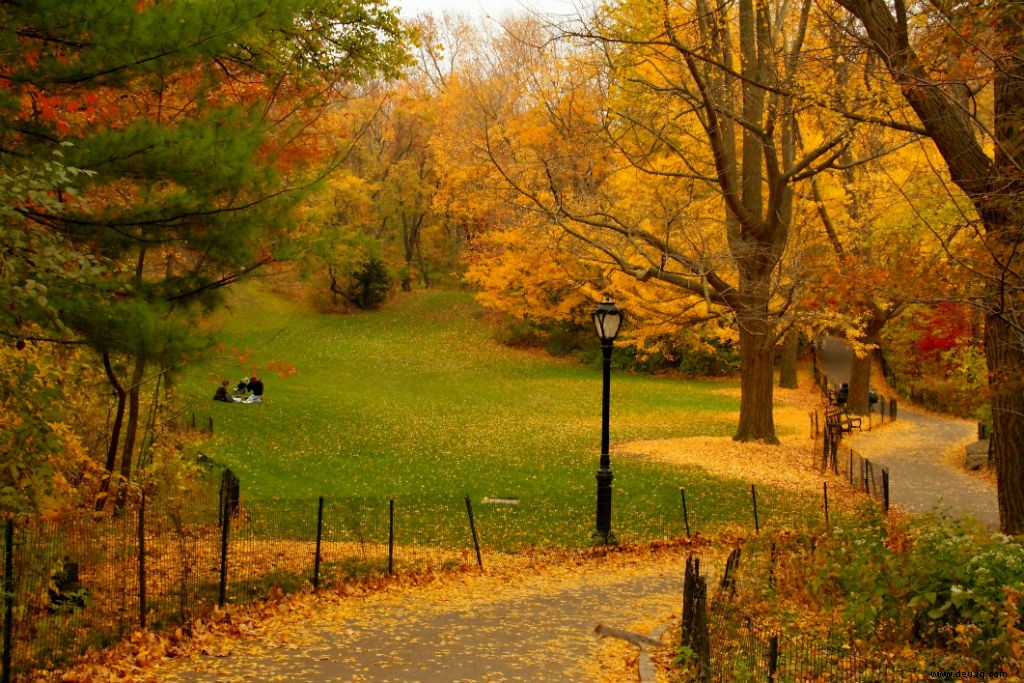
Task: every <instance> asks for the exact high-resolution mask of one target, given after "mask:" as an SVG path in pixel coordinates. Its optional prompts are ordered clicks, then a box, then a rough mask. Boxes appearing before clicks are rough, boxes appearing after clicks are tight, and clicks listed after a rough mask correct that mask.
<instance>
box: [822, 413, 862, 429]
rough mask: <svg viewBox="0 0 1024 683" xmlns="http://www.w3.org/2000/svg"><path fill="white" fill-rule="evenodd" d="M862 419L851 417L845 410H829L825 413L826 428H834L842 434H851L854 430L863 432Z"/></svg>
mask: <svg viewBox="0 0 1024 683" xmlns="http://www.w3.org/2000/svg"><path fill="white" fill-rule="evenodd" d="M860 425H861V418H859V417H851V416H850V414H849V413H847V412H846V410H845V409H843V408H829V409H828V410H826V411H825V426H826V427H828V426H832V427H833V428H835V429H838V430H839V431H841V432H844V433H846V434H850V433H852V432H853V430H854V429H856V430H857V431H861V426H860Z"/></svg>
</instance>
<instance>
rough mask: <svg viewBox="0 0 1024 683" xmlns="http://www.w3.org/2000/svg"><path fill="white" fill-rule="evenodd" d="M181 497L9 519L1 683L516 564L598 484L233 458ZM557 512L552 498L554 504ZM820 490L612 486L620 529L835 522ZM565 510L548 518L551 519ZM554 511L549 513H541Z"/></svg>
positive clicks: (589, 527) (561, 532) (645, 533)
mask: <svg viewBox="0 0 1024 683" xmlns="http://www.w3.org/2000/svg"><path fill="white" fill-rule="evenodd" d="M207 489H208V490H206V491H205V492H199V493H194V494H192V495H189V496H187V497H184V498H183V499H180V500H178V501H177V503H174V504H172V503H170V502H168V501H157V500H149V499H145V498H143V499H142V500H140V501H137V502H136V503H135V504H133V505H132V506H131V507H128V508H125V509H123V510H121V511H120V512H119V513H118V514H109V513H108V514H104V515H93V514H84V513H83V514H78V515H65V516H62V517H60V518H57V519H52V520H41V519H18V520H6V524H5V531H6V533H5V540H4V546H3V551H4V563H3V567H4V571H3V576H2V580H3V587H4V592H3V596H4V603H3V608H4V609H3V611H4V630H3V660H2V667H0V683H9V682H11V681H17V680H24V679H26V678H27V677H28V675H29V674H30V673H31V671H33V670H34V669H39V668H51V667H55V666H60V665H61V664H62V663H67V662H69V661H71V660H73V659H74V658H75V657H76V656H78V655H81V654H82V653H84V652H85V651H86V650H87V649H89V648H94V649H95V648H101V647H104V646H106V645H109V644H111V643H113V642H116V641H117V640H119V639H120V638H122V637H123V636H124V635H125V634H127V633H131V632H132V631H133V630H135V629H138V628H140V627H142V628H152V629H161V628H165V627H167V626H170V625H173V624H178V623H184V622H187V621H188V620H190V619H191V618H193V617H195V616H198V615H201V614H203V613H204V611H206V610H208V609H210V608H211V607H212V606H213V605H215V604H218V603H219V604H229V603H245V602H248V601H251V600H254V599H258V598H261V597H263V596H265V595H267V593H268V592H269V590H270V589H271V588H272V587H275V586H276V587H278V588H280V589H281V590H283V591H285V592H289V591H297V590H307V589H316V588H319V587H327V586H335V585H340V584H342V583H344V582H349V581H353V580H358V579H360V578H363V577H372V576H378V575H388V574H399V573H414V572H430V571H443V570H446V569H451V568H457V567H474V566H476V567H481V568H490V567H497V566H502V565H516V563H518V562H520V561H521V558H522V557H524V556H526V555H527V554H536V553H537V552H538V551H544V550H545V549H553V550H554V549H557V552H559V553H563V554H564V553H566V552H568V553H573V552H580V553H583V552H587V550H588V549H589V547H590V545H591V544H590V538H591V534H592V532H593V530H594V523H595V519H594V517H595V515H594V511H595V507H594V504H595V501H594V498H593V497H592V495H583V494H582V493H581V495H580V496H579V497H578V498H572V497H566V496H562V497H561V498H558V499H554V498H540V497H538V498H524V499H521V500H520V499H512V498H493V497H491V498H488V497H477V498H471V497H469V496H464V495H459V496H451V497H449V498H447V499H430V500H426V499H411V498H392V499H381V498H368V497H363V498H360V497H345V498H336V499H325V498H319V499H304V500H250V499H248V498H247V497H245V496H243V495H240V492H239V486H238V483H237V480H233V477H231V476H230V475H229V473H228V472H225V478H224V480H223V481H222V483H221V485H220V486H219V490H218V486H217V484H216V483H211V485H209V486H208V487H207ZM553 512H554V514H553ZM830 514H832V515H834V514H836V503H835V502H833V501H830V500H829V497H828V488H827V486H823V492H822V496H821V498H820V499H818V500H815V499H814V498H813V497H810V496H806V495H798V494H792V493H789V492H785V491H781V490H778V489H771V488H767V487H764V488H762V489H758V488H756V487H754V486H749V487H746V485H743V484H742V483H737V484H736V485H735V486H727V485H724V484H719V485H716V486H715V487H708V486H694V487H692V489H690V490H688V489H687V488H685V487H679V486H678V485H672V484H669V483H666V484H665V486H664V487H661V488H656V489H652V490H648V491H630V490H629V489H627V488H625V487H621V488H619V489H617V490H616V494H615V498H614V508H613V532H614V533H615V535H616V537H617V539H618V541H619V542H620V543H622V544H630V543H637V542H647V541H652V540H656V539H669V538H683V537H690V536H696V535H698V534H712V533H717V532H721V531H736V532H738V533H740V534H742V535H750V534H757V533H761V532H764V531H765V530H766V529H772V528H792V527H797V528H804V527H808V526H820V525H821V524H823V523H825V524H827V523H828V519H829V515H830ZM552 519H556V520H558V521H557V522H555V523H553V522H552V521H551V520H552ZM545 520H546V521H545Z"/></svg>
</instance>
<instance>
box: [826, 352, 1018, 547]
mask: <svg viewBox="0 0 1024 683" xmlns="http://www.w3.org/2000/svg"><path fill="white" fill-rule="evenodd" d="M850 353H851V352H850V350H849V348H847V347H846V346H845V345H844V344H843V343H842V342H840V341H839V340H836V339H833V338H828V339H826V341H825V345H824V348H823V349H822V352H821V358H822V365H823V371H824V372H825V374H826V375H827V376H828V378H829V382H830V383H833V384H835V383H841V382H846V381H848V380H849V377H850ZM897 419H898V421H899V423H900V424H899V425H898V426H894V427H893V428H891V429H884V430H880V431H874V432H864V433H862V434H854V435H853V436H852V437H848V438H847V439H845V440H844V441H843V443H844V445H846V446H849V447H851V448H853V449H854V450H855V451H857V452H858V453H860V454H861V455H862V456H864V457H866V458H868V459H869V460H871V461H872V462H873V463H877V464H880V465H882V466H883V467H887V468H888V469H889V500H890V502H891V503H892V504H893V505H895V506H897V507H900V508H903V509H905V510H909V511H911V512H932V511H943V512H945V513H946V514H948V515H950V516H953V517H963V516H967V515H973V516H975V517H977V518H978V519H979V520H980V521H981V522H982V523H983V524H985V525H986V526H988V527H989V528H992V529H997V528H998V527H999V509H998V504H997V500H996V489H995V486H994V485H993V484H991V483H989V482H987V481H983V480H981V479H979V478H977V477H974V476H972V475H970V474H968V473H967V472H966V471H964V470H962V469H960V468H958V467H955V466H953V465H951V464H950V462H949V458H948V454H949V452H950V450H955V451H957V454H958V456H959V454H960V453H962V449H963V446H964V445H965V444H966V443H969V442H970V441H972V440H974V439H975V437H976V435H977V425H975V424H974V423H972V422H967V421H965V420H956V419H951V418H944V417H936V416H933V415H929V414H926V413H924V412H922V411H919V410H915V409H913V408H908V407H905V406H904V405H903V404H902V403H901V404H900V405H899V413H898V415H897Z"/></svg>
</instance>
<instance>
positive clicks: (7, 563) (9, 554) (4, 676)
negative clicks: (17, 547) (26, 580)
mask: <svg viewBox="0 0 1024 683" xmlns="http://www.w3.org/2000/svg"><path fill="white" fill-rule="evenodd" d="M13 641H14V520H13V519H10V518H8V519H7V520H5V523H4V651H3V658H2V660H0V682H2V683H10V681H11V653H12V651H13V650H14V642H13Z"/></svg>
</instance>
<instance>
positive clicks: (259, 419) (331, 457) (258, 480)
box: [177, 289, 749, 518]
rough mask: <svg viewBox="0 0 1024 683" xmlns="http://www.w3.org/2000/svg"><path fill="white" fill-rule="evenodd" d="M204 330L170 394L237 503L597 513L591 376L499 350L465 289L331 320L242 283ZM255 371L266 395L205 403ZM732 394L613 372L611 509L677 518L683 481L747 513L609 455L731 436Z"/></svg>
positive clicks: (594, 378)
mask: <svg viewBox="0 0 1024 683" xmlns="http://www.w3.org/2000/svg"><path fill="white" fill-rule="evenodd" d="M216 325H217V330H216V332H215V334H216V336H217V338H218V339H219V342H220V344H222V345H223V348H221V349H220V350H217V351H214V352H212V353H211V354H210V356H209V358H207V359H206V360H205V361H203V362H202V363H201V364H197V365H196V366H194V367H192V368H190V370H189V372H188V373H187V374H186V376H185V377H184V378H183V380H182V381H181V382H180V383H179V385H178V388H177V395H178V396H179V400H181V401H182V402H183V409H184V410H185V411H186V414H187V413H188V412H192V413H194V414H195V415H196V420H197V423H198V424H206V423H207V420H208V419H209V418H210V417H212V422H213V424H214V429H215V433H216V436H215V438H214V439H213V440H212V441H211V442H209V443H207V444H204V446H203V450H204V452H205V453H206V454H207V455H209V456H210V457H212V458H213V460H214V461H215V462H216V463H218V464H220V465H225V466H229V467H231V469H232V470H233V471H234V472H235V473H236V474H238V476H239V477H240V479H241V481H242V486H243V490H244V491H245V492H246V494H247V495H249V496H252V497H258V498H263V499H265V498H274V497H280V498H296V497H315V496H320V495H323V496H327V497H339V496H372V497H410V498H416V499H420V500H424V499H425V500H438V499H445V498H451V497H453V496H462V495H471V496H473V497H474V498H476V499H479V498H482V497H502V498H509V497H514V498H522V499H524V500H533V501H540V502H542V501H552V502H558V504H559V505H562V504H564V503H566V501H577V502H578V504H579V505H580V507H581V509H583V510H589V507H590V506H591V505H593V499H594V495H595V494H594V489H595V480H594V474H595V472H596V470H597V467H598V455H599V450H600V413H601V405H600V401H601V372H600V368H598V367H588V366H584V365H581V364H578V363H575V362H573V361H568V360H558V359H552V358H549V357H547V356H545V355H543V354H539V353H537V352H533V351H529V350H521V349H510V348H507V347H504V346H501V345H500V344H498V343H497V342H495V341H494V340H493V337H492V335H491V333H490V330H489V328H488V325H487V324H486V322H485V320H484V318H483V314H482V311H481V310H480V309H479V307H478V306H477V305H476V304H475V302H474V301H473V299H472V297H471V296H470V295H468V294H465V293H461V292H417V293H414V294H411V295H404V296H402V297H400V298H398V299H397V300H395V301H394V302H392V303H391V304H390V305H389V306H388V307H387V308H385V309H384V310H381V311H377V312H370V313H358V314H353V315H344V316H340V315H321V314H316V313H313V312H309V311H306V310H303V309H302V308H301V307H297V306H295V305H293V303H292V302H290V301H288V300H287V299H285V298H282V297H279V296H275V295H271V294H267V293H265V292H260V291H257V290H255V289H248V290H243V291H241V292H240V293H238V294H236V295H235V298H234V301H233V305H232V309H231V311H230V312H229V313H226V314H221V315H220V316H219V319H218V320H217V321H216ZM595 344H597V341H596V339H595ZM239 357H241V358H242V360H240V359H239ZM254 370H255V371H256V372H257V373H258V374H259V375H260V376H261V377H262V378H263V379H264V381H265V384H266V395H265V402H264V403H263V404H257V405H247V404H223V403H216V402H214V401H212V400H211V397H212V395H213V391H214V389H215V387H216V385H217V383H218V382H219V380H220V379H221V378H226V379H229V380H231V381H232V385H233V384H234V383H235V382H237V380H238V379H239V378H240V377H241V376H242V375H244V374H247V373H250V372H252V371H254ZM734 386H735V384H734V383H731V382H716V381H708V382H692V381H683V380H680V379H677V378H667V377H651V376H644V375H631V374H628V373H622V372H616V373H614V374H613V377H612V404H611V437H612V441H613V449H612V451H613V452H612V468H613V471H614V473H615V482H614V487H615V505H616V506H617V514H625V510H626V509H627V507H628V506H629V505H630V504H631V501H632V506H633V508H634V509H635V508H637V507H642V508H653V507H662V508H664V509H665V512H664V514H671V515H678V512H677V508H678V507H679V502H678V495H679V494H678V489H679V486H681V485H684V484H685V485H686V486H687V490H688V495H690V496H693V497H694V501H693V504H694V506H695V507H701V506H702V507H703V508H704V509H706V510H712V509H714V510H715V514H718V515H721V516H723V517H725V518H728V517H730V516H731V515H733V514H736V515H746V514H748V513H747V502H746V496H747V495H748V492H749V484H746V483H743V482H739V481H725V480H721V479H715V478H712V477H710V476H709V475H707V474H706V473H705V472H704V471H703V470H700V469H697V468H689V469H680V468H678V467H670V466H668V465H663V464H661V465H659V464H650V463H646V462H644V461H642V460H640V459H638V458H632V457H625V456H620V455H619V454H617V453H616V452H615V448H614V442H616V441H626V440H634V439H641V438H667V437H675V436H686V435H713V436H724V435H729V434H731V433H732V432H733V430H734V429H735V420H736V414H737V410H738V402H737V399H736V392H735V391H734V390H733V389H734ZM709 457H713V454H709ZM728 501H734V504H733V503H730V502H728ZM734 507H735V510H734V509H733V508H734Z"/></svg>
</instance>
